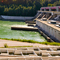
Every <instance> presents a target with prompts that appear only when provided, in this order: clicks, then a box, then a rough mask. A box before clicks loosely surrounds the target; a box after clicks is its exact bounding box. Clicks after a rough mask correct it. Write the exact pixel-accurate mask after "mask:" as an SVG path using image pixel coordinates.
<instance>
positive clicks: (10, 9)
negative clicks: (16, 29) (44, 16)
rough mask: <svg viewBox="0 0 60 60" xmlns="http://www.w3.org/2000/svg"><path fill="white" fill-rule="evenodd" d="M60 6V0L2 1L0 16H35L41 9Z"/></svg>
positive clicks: (0, 0) (0, 1) (0, 2)
mask: <svg viewBox="0 0 60 60" xmlns="http://www.w3.org/2000/svg"><path fill="white" fill-rule="evenodd" d="M59 5H60V0H0V15H10V16H34V15H35V14H36V13H37V11H38V10H40V8H41V7H46V6H59Z"/></svg>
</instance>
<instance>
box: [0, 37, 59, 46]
mask: <svg viewBox="0 0 60 60" xmlns="http://www.w3.org/2000/svg"><path fill="white" fill-rule="evenodd" d="M0 39H1V38H0ZM3 40H4V39H3ZM5 40H12V41H19V42H28V43H39V44H45V45H54V46H60V43H57V42H38V41H34V40H26V39H7V38H5Z"/></svg>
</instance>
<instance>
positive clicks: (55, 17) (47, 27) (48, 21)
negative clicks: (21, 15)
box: [35, 6, 60, 42]
mask: <svg viewBox="0 0 60 60" xmlns="http://www.w3.org/2000/svg"><path fill="white" fill-rule="evenodd" d="M35 17H36V19H35V20H36V25H37V26H38V29H40V30H42V31H43V32H44V33H45V34H46V35H47V36H48V37H50V38H51V39H52V40H53V41H55V42H60V6H56V7H42V8H41V9H40V11H38V12H37V15H36V16H35Z"/></svg>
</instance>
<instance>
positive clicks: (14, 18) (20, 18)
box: [1, 15, 33, 20]
mask: <svg viewBox="0 0 60 60" xmlns="http://www.w3.org/2000/svg"><path fill="white" fill-rule="evenodd" d="M1 17H2V18H3V19H9V20H30V19H33V17H24V16H23V17H22V16H3V15H1Z"/></svg>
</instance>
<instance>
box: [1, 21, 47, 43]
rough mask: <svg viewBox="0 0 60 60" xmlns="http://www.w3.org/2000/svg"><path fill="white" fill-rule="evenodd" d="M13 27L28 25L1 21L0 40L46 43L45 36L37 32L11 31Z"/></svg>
mask: <svg viewBox="0 0 60 60" xmlns="http://www.w3.org/2000/svg"><path fill="white" fill-rule="evenodd" d="M12 25H26V24H25V22H12V21H1V20H0V38H8V39H12V38H13V39H27V40H35V41H39V42H44V41H46V40H45V38H44V37H43V36H41V35H40V34H39V33H38V32H35V31H22V30H11V26H12Z"/></svg>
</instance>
